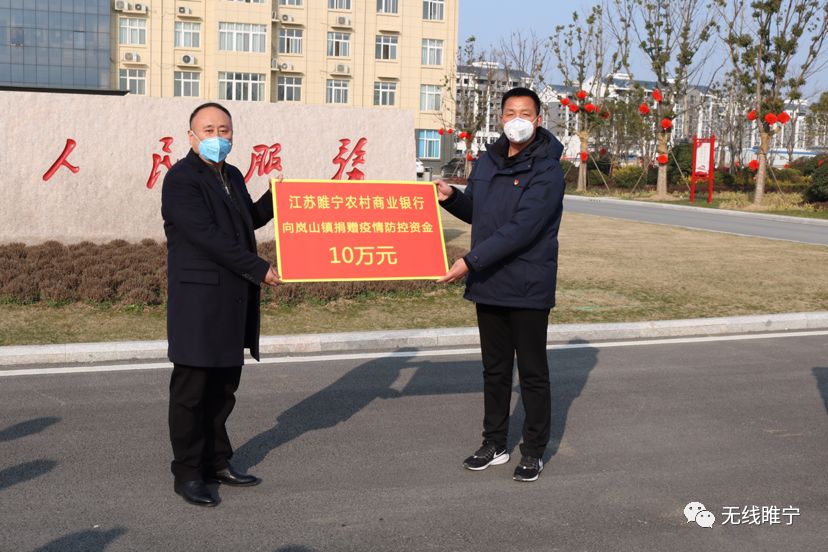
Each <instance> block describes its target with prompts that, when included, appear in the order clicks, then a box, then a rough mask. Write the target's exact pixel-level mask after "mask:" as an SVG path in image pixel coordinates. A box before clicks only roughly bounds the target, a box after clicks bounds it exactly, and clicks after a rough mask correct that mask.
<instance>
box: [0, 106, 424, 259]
mask: <svg viewBox="0 0 828 552" xmlns="http://www.w3.org/2000/svg"><path fill="white" fill-rule="evenodd" d="M202 102H203V100H195V99H192V98H146V97H140V96H130V95H127V96H96V95H84V94H51V93H31V92H6V91H0V124H2V132H0V175H2V177H0V221H1V222H0V243H9V242H25V243H28V244H34V243H41V242H43V241H46V240H58V241H61V242H63V243H75V242H79V241H83V240H89V241H93V242H105V241H109V240H112V239H117V238H120V239H125V240H128V241H138V240H141V239H143V238H153V239H156V240H163V239H164V232H163V227H162V220H161V213H160V204H161V186H162V182H163V179H164V174H165V173H166V168H165V167H164V166H163V164H161V165H159V173H160V174H159V176H158V178H157V181H156V182H155V184H154V185H153V186H152V187H151V188H148V182H149V181H150V175H151V173H152V169H153V161H154V157H153V156H158V157H157V158H156V159H158V160H159V161H163V159H164V157H165V156H169V161H170V162H171V163H175V161H177V160H178V159H179V158H181V157H184V156H185V155H186V154H187V151H188V150H189V142H188V140H187V129H188V119H189V115H190V112H191V111H192V110H193V108H195V107H196V106H197V105H199V104H200V103H202ZM221 103H222V104H223V105H225V106H226V107H227V108H228V109H229V110H230V112H231V113H232V114H233V125H234V140H233V151H232V152H231V153H230V156H229V157H228V162H229V163H231V164H233V165H235V166H237V167H238V168H239V169H240V170H241V172H242V174H247V173H248V172H251V177H250V179H249V181H248V186H249V190H250V193H251V196H252V197H253V198H254V199H255V198H257V197H259V196H260V195H261V194H262V193H264V191H265V190H266V189H267V186H268V182H269V179H270V178H271V177H273V176H275V175H276V174H277V173H278V172H279V171H278V170H276V169H275V168H274V165H275V161H276V160H275V157H278V158H279V160H280V161H281V165H282V171H281V172H282V173H283V174H284V177H285V178H286V179H292V178H296V179H330V178H332V177H333V176H334V175H335V174H336V173H337V171H338V170H339V168H340V165H339V164H336V163H335V162H334V159H335V158H336V157H337V156H338V154H339V153H340V146H341V145H342V142H341V140H343V139H347V140H350V143H348V144H347V145H345V147H344V150H343V151H344V153H343V157H344V158H346V159H347V158H348V157H349V156H350V157H351V158H350V161H348V163H347V166H346V167H345V170H344V171H343V174H342V178H343V179H346V178H348V176H347V173H348V172H350V171H351V170H352V169H353V168H354V165H353V161H354V160H356V156H352V152H353V149H354V147H355V146H356V145H357V142H358V141H359V140H360V139H361V138H365V139H366V141H365V143H364V146H363V150H364V152H365V155H364V163H362V164H360V165H357V166H356V168H358V169H359V170H360V171H362V172H363V173H364V178H365V179H366V180H415V179H416V175H415V167H414V160H415V156H416V153H415V148H414V139H413V136H414V114H413V112H411V111H405V110H399V109H387V108H385V109H379V108H377V109H374V108H349V107H329V106H309V105H296V104H293V105H291V104H271V103H254V102H230V101H228V102H221ZM71 141H73V142H71ZM72 143H74V149H73V150H72V151H71V152H70V153H69V154H68V156H67V157H66V161H67V163H68V164H70V165H71V166H72V167H76V172H75V170H72V169H70V168H69V167H68V166H67V165H62V166H59V167H58V168H57V170H56V171H54V172H53V174H51V176H50V177H48V179H45V177H46V176H47V175H46V173H47V172H48V171H49V169H50V167H52V165H53V164H54V163H55V162H56V161H57V160H58V158H59V157H60V156H61V154H62V153H63V152H64V151H65V150H66V149H67V147H71V144H72ZM276 144H278V148H277V147H275V146H276ZM165 148H166V149H167V150H169V151H164V150H165ZM277 149H278V153H277V154H275V155H274V152H275V151H276V150H277ZM257 151H258V152H261V153H257ZM257 159H258V160H259V161H260V162H259V163H258V164H257V163H256V160H257ZM251 167H252V170H251ZM259 173H264V174H259ZM257 235H258V237H259V239H260V240H268V239H273V227H272V224H270V225H268V226H266V227H264V228H262V229H260V230H259V231H258V233H257Z"/></svg>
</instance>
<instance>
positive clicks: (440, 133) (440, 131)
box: [437, 128, 446, 136]
mask: <svg viewBox="0 0 828 552" xmlns="http://www.w3.org/2000/svg"><path fill="white" fill-rule="evenodd" d="M445 133H446V129H444V128H441V129H439V130H438V131H437V134H439V135H440V136H442V135H443V134H445Z"/></svg>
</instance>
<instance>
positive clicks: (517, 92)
mask: <svg viewBox="0 0 828 552" xmlns="http://www.w3.org/2000/svg"><path fill="white" fill-rule="evenodd" d="M509 98H532V101H533V102H535V113H536V114H537V115H540V112H541V102H540V98H539V97H538V95H537V94H535V91H534V90H530V89H528V88H524V87H522V86H518V87H517V88H512V89H511V90H509V91H508V92H506V93H505V94H503V99H502V100H500V111H503V108H504V107H505V106H506V100H508V99H509Z"/></svg>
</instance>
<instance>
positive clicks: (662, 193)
mask: <svg viewBox="0 0 828 552" xmlns="http://www.w3.org/2000/svg"><path fill="white" fill-rule="evenodd" d="M669 141H670V133H669V132H659V133H658V149H657V152H658V155H662V154H664V155H667V143H668V142H669ZM668 163H669V161H668ZM656 197H657V198H658V199H665V198H667V163H665V164H663V165H662V164H661V163H659V164H658V180H656Z"/></svg>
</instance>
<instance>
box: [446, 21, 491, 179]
mask: <svg viewBox="0 0 828 552" xmlns="http://www.w3.org/2000/svg"><path fill="white" fill-rule="evenodd" d="M475 42H476V39H475V37H473V36H471V37H469V38H468V39H466V43H465V44H464V45H463V46H462V47H460V48H458V50H457V64H456V66H455V67H456V69H455V72H454V73H452V74H449V75H446V77H445V79H444V81H443V92H444V93H443V95H442V102H443V109H442V110H441V112H440V124H441V126H442V129H441V134H443V133H444V132H446V133H449V134H450V135H451V136H453V140H461V141H462V142H463V143H464V144H465V150H466V166H465V174H466V176H468V174H469V172H471V159H470V155H471V151H472V149H473V148H472V142H473V141H474V139H475V136H476V135H477V134H478V132H479V131H480V130H481V129H483V128H485V127H486V122H487V118H488V117H489V114H490V110H489V104H490V102H491V97H492V95H493V94H494V93H495V92H496V90H495V89H496V88H497V87H498V86H499V85H498V79H497V78H496V76H497V75H496V73H497V69H496V66H495V65H494V64H492V63H487V59H486V58H487V57H488V58H489V59H491V57H493V55H494V54H493V53H490V54H489V55H488V56H486V55H485V54H484V53H480V52H478V51H477V48H476V44H475ZM461 67H475V68H478V69H480V70H481V71H482V73H483V74H482V75H479V74H475V75H469V74H463V73H461V71H460V68H461ZM476 70H477V69H476Z"/></svg>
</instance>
